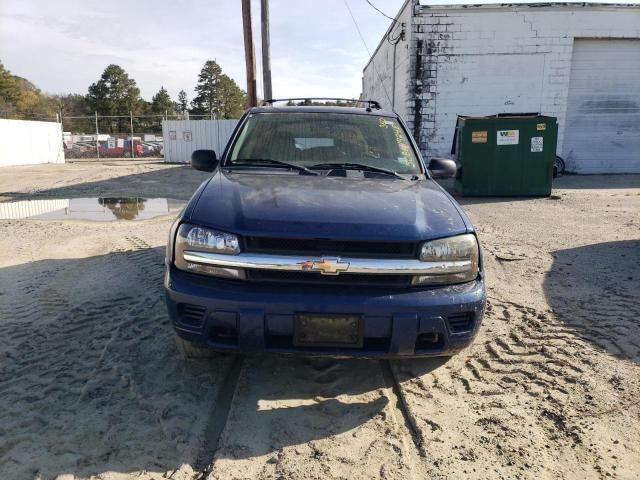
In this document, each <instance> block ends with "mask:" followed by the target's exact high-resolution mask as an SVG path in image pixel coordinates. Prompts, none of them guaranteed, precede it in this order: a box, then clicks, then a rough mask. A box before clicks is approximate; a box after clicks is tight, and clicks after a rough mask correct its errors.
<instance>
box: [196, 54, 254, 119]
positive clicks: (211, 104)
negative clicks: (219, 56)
mask: <svg viewBox="0 0 640 480" xmlns="http://www.w3.org/2000/svg"><path fill="white" fill-rule="evenodd" d="M195 91H196V96H195V98H194V99H193V100H192V101H191V113H193V114H195V115H208V116H210V117H212V118H213V117H215V118H239V117H240V115H242V111H243V110H244V103H245V93H244V92H243V91H242V90H241V89H240V88H239V87H238V85H236V82H234V81H233V80H232V79H231V78H230V77H228V76H227V75H225V74H224V73H222V69H221V68H220V65H218V64H217V63H216V62H215V61H214V60H208V61H207V62H205V64H204V67H203V68H202V70H201V71H200V74H199V75H198V84H197V85H196V88H195Z"/></svg>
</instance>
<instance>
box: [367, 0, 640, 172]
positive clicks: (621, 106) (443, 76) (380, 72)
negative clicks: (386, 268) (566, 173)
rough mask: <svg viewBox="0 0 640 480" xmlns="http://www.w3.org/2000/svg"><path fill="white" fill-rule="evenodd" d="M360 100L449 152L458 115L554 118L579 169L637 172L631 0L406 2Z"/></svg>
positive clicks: (639, 59) (635, 10)
mask: <svg viewBox="0 0 640 480" xmlns="http://www.w3.org/2000/svg"><path fill="white" fill-rule="evenodd" d="M363 97H364V98H371V99H375V100H378V101H380V103H381V104H382V106H383V108H385V109H393V110H395V111H396V112H398V113H399V114H400V115H401V116H402V117H403V118H404V119H405V120H406V121H407V123H408V124H409V127H410V129H411V132H412V133H413V135H414V137H415V138H416V140H417V142H418V144H419V145H420V148H421V149H422V151H423V153H424V154H426V155H427V156H431V155H434V154H439V155H442V154H448V152H449V151H450V149H451V142H452V139H453V133H454V130H455V124H456V118H457V115H491V114H496V113H518V112H540V113H542V114H544V115H551V116H554V117H557V118H558V123H559V132H558V152H557V153H558V154H559V155H561V156H562V157H563V158H564V159H565V162H566V164H567V169H568V170H570V171H574V172H578V173H628V172H635V173H640V5H638V4H636V5H621V4H585V3H575V4H571V3H546V4H541V3H536V4H494V5H447V6H433V5H426V4H425V2H424V0H422V4H421V3H420V1H419V0H407V1H406V2H405V4H404V5H403V6H402V8H401V9H400V12H399V13H398V15H397V16H396V22H395V23H394V24H392V26H391V27H390V28H389V30H388V31H387V33H386V34H385V36H384V38H383V39H382V40H381V42H380V44H379V45H378V47H377V49H376V50H375V52H374V54H373V57H372V58H371V60H370V61H369V63H368V64H367V66H366V67H365V69H364V77H363Z"/></svg>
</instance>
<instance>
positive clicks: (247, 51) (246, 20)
mask: <svg viewBox="0 0 640 480" xmlns="http://www.w3.org/2000/svg"><path fill="white" fill-rule="evenodd" d="M242 27H243V31H244V61H245V63H246V65H247V103H248V106H249V107H255V106H256V105H257V104H258V98H257V96H256V56H255V51H254V49H253V32H252V29H251V0H242Z"/></svg>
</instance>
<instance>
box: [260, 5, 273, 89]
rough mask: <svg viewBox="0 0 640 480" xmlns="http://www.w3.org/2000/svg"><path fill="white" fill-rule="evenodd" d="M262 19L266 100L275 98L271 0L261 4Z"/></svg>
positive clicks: (263, 78)
mask: <svg viewBox="0 0 640 480" xmlns="http://www.w3.org/2000/svg"><path fill="white" fill-rule="evenodd" d="M260 20H261V22H262V23H261V30H260V31H261V33H262V80H263V82H262V83H263V85H264V98H265V100H271V99H273V92H272V90H271V45H270V40H269V0H262V3H261V4H260Z"/></svg>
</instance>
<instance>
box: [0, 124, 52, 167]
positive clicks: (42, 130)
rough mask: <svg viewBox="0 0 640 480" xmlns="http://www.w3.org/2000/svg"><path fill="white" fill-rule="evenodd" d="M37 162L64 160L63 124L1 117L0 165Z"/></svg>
mask: <svg viewBox="0 0 640 480" xmlns="http://www.w3.org/2000/svg"><path fill="white" fill-rule="evenodd" d="M35 163H64V151H63V146H62V129H61V128H60V124H59V123H56V122H34V121H31V120H6V119H0V167H6V166H8V165H31V164H35Z"/></svg>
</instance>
